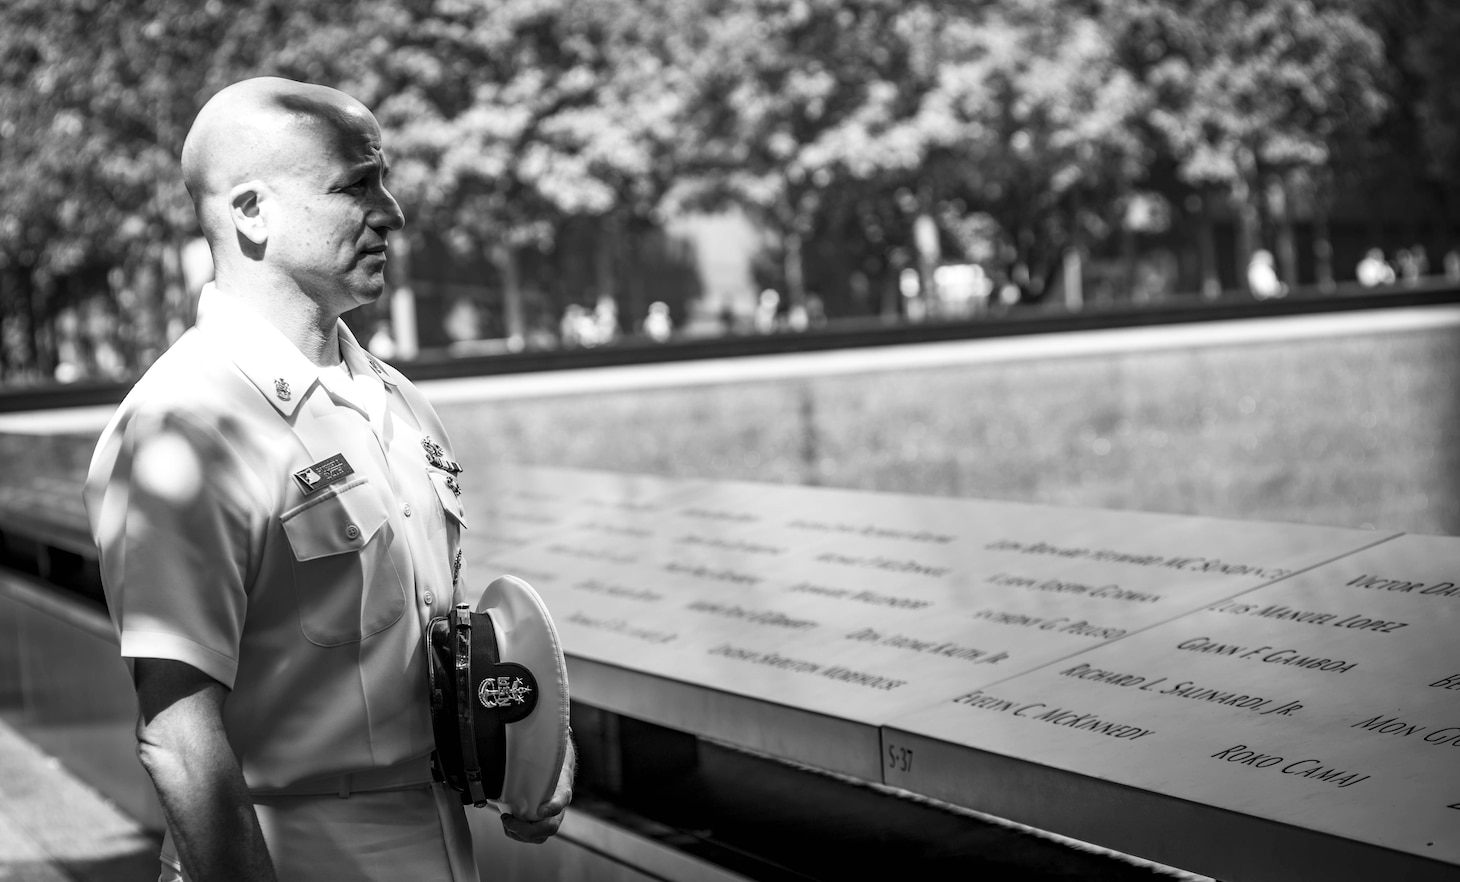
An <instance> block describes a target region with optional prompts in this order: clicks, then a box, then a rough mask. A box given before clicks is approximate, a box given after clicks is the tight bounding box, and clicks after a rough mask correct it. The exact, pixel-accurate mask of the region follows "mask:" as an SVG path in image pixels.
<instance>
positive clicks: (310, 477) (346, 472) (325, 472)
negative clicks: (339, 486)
mask: <svg viewBox="0 0 1460 882" xmlns="http://www.w3.org/2000/svg"><path fill="white" fill-rule="evenodd" d="M353 474H355V469H354V468H353V467H352V466H351V465H350V464H349V462H347V461H346V460H345V457H344V454H340V453H336V454H335V455H334V456H331V457H329V458H328V459H322V460H320V461H319V462H317V463H315V464H314V465H312V466H310V467H309V468H305V469H300V470H299V471H297V472H295V473H294V481H295V483H297V484H298V485H299V489H300V490H303V491H304V495H305V496H308V495H309V494H311V493H313V492H314V491H316V490H318V489H320V488H322V487H328V486H329V485H331V484H333V483H335V482H336V481H340V480H343V479H344V478H346V477H348V476H350V475H353Z"/></svg>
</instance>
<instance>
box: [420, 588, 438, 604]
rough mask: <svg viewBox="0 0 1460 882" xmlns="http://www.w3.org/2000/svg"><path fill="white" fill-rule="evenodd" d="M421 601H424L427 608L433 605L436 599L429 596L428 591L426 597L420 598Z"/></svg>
mask: <svg viewBox="0 0 1460 882" xmlns="http://www.w3.org/2000/svg"><path fill="white" fill-rule="evenodd" d="M421 599H422V600H424V601H426V605H427V606H430V605H431V604H433V603H435V602H436V598H434V597H432V596H431V592H429V591H427V592H426V595H425V596H424V597H422V598H421Z"/></svg>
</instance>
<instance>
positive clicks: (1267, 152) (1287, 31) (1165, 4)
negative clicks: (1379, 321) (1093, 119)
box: [1102, 0, 1386, 282]
mask: <svg viewBox="0 0 1460 882" xmlns="http://www.w3.org/2000/svg"><path fill="white" fill-rule="evenodd" d="M1355 5H1356V4H1355V3H1354V2H1353V0H1241V2H1232V0H1190V2H1184V3H1174V2H1171V0H1107V2H1106V3H1105V4H1104V5H1103V10H1102V20H1103V21H1104V22H1105V24H1106V26H1107V27H1108V28H1109V31H1110V33H1111V35H1112V40H1113V42H1114V45H1115V46H1116V48H1117V51H1118V52H1119V55H1120V58H1121V59H1122V62H1123V64H1124V65H1125V66H1126V68H1127V69H1128V70H1130V71H1131V72H1132V73H1133V74H1134V75H1135V76H1136V77H1137V78H1138V79H1139V80H1140V81H1141V82H1142V83H1144V84H1145V85H1146V86H1147V87H1148V88H1149V89H1150V90H1151V94H1152V95H1153V97H1154V100H1155V103H1154V106H1153V107H1152V109H1151V112H1150V114H1149V116H1148V117H1147V119H1148V121H1149V125H1150V126H1151V128H1152V129H1153V130H1154V131H1155V132H1156V133H1158V135H1159V138H1160V142H1161V145H1162V146H1163V147H1164V149H1166V150H1169V151H1170V152H1171V154H1172V155H1173V156H1174V157H1175V159H1176V161H1177V165H1178V169H1179V173H1180V175H1181V177H1182V178H1183V179H1184V180H1185V181H1187V182H1188V183H1190V184H1191V185H1193V186H1194V187H1197V188H1199V189H1205V188H1215V189H1219V190H1220V191H1223V192H1225V193H1227V194H1229V195H1230V196H1231V198H1232V201H1233V203H1234V207H1235V209H1236V212H1237V232H1238V247H1237V254H1236V256H1237V264H1238V266H1237V278H1239V279H1245V278H1246V267H1247V263H1248V260H1249V258H1250V256H1251V254H1252V252H1253V251H1254V250H1255V249H1256V248H1257V247H1258V245H1259V242H1260V239H1261V211H1262V207H1263V204H1262V203H1263V199H1264V195H1265V194H1266V195H1267V197H1268V204H1267V207H1268V209H1269V212H1270V214H1271V215H1272V217H1273V220H1274V221H1275V226H1276V231H1275V238H1276V240H1277V241H1276V242H1275V245H1276V247H1277V251H1278V257H1279V261H1280V265H1281V269H1282V275H1283V276H1284V277H1285V278H1287V279H1288V280H1289V281H1290V282H1292V281H1296V278H1295V276H1296V271H1295V265H1296V263H1295V259H1294V258H1293V248H1292V232H1291V226H1290V216H1291V215H1290V211H1289V210H1288V203H1289V202H1290V201H1291V188H1292V186H1293V184H1294V182H1295V181H1297V180H1302V181H1304V182H1307V183H1308V184H1309V185H1310V186H1312V187H1321V186H1322V185H1323V183H1324V181H1326V180H1327V177H1326V175H1324V174H1323V173H1322V172H1323V170H1324V169H1325V168H1326V167H1327V166H1328V164H1329V162H1330V159H1331V156H1332V149H1331V147H1332V144H1333V143H1334V141H1335V140H1336V139H1338V138H1341V137H1343V136H1344V135H1345V134H1346V133H1351V132H1363V131H1367V130H1368V128H1369V127H1370V126H1371V125H1372V124H1373V123H1374V122H1375V120H1377V119H1378V117H1379V114H1380V113H1381V112H1382V111H1383V109H1384V106H1385V102H1386V95H1385V93H1384V91H1383V89H1382V88H1381V86H1382V79H1383V67H1384V54H1383V44H1382V42H1381V40H1380V38H1379V36H1378V35H1377V34H1376V33H1375V32H1374V31H1373V30H1372V29H1371V28H1370V27H1368V26H1367V25H1366V24H1365V23H1364V22H1363V21H1362V20H1361V18H1360V17H1359V15H1358V14H1357V12H1356V9H1355ZM1317 198H1318V199H1320V200H1321V199H1322V198H1323V197H1322V194H1319V195H1318V197H1317ZM1206 274H1207V275H1208V276H1209V278H1214V277H1215V268H1214V267H1208V268H1206Z"/></svg>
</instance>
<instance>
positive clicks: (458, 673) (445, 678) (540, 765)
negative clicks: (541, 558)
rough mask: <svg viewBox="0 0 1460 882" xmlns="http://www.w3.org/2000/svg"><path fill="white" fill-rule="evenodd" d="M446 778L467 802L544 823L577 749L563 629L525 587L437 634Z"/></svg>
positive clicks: (438, 717)
mask: <svg viewBox="0 0 1460 882" xmlns="http://www.w3.org/2000/svg"><path fill="white" fill-rule="evenodd" d="M429 641H430V658H431V664H430V676H431V712H432V713H431V717H432V724H433V726H434V727H435V731H436V754H435V757H434V759H435V765H436V769H437V776H438V777H439V778H441V779H442V780H444V781H445V782H446V783H447V784H448V785H449V786H451V787H452V788H454V789H456V790H458V791H461V793H462V802H464V803H468V804H473V805H486V804H488V803H490V804H492V805H494V806H496V807H497V808H498V809H499V810H501V811H503V812H505V813H508V814H512V815H515V816H517V817H520V818H523V819H525V820H536V819H537V818H538V817H539V816H540V809H541V807H542V805H543V804H544V803H546V802H548V801H549V800H550V799H552V796H553V793H554V792H555V791H556V790H557V783H558V776H559V775H560V773H561V771H562V768H563V760H564V758H565V757H566V755H567V749H568V672H567V666H566V665H565V663H564V660H563V649H562V644H561V643H560V642H559V640H558V632H557V628H556V627H554V625H553V620H552V616H551V615H549V614H548V610H547V606H546V605H545V604H543V602H542V598H541V597H539V596H538V594H537V592H536V591H534V590H533V589H532V586H531V585H528V584H527V583H526V582H525V581H523V580H522V579H519V578H517V577H516V576H500V577H498V578H496V579H494V580H492V582H491V584H489V585H488V586H487V587H486V590H485V591H483V592H482V595H481V598H480V599H479V600H478V601H477V606H476V610H475V611H472V610H470V608H469V607H468V606H467V605H466V604H460V605H458V606H457V607H456V609H455V610H453V611H452V613H451V615H450V616H446V617H442V618H437V619H434V620H433V621H432V622H431V626H430V636H429Z"/></svg>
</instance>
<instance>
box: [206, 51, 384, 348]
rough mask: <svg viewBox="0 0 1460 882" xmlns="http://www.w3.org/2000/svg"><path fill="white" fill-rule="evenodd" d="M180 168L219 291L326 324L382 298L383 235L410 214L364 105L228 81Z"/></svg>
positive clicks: (317, 89) (274, 83) (323, 92)
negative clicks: (294, 309) (260, 296)
mask: <svg viewBox="0 0 1460 882" xmlns="http://www.w3.org/2000/svg"><path fill="white" fill-rule="evenodd" d="M182 165H183V179H184V181H185V182H186V183H187V187H188V192H189V193H191V194H192V197H193V204H194V205H195V206H196V208H197V212H198V220H199V222H201V224H202V226H203V233H204V235H205V236H207V238H208V245H209V247H210V249H211V250H212V252H213V263H214V267H215V268H216V271H217V275H216V279H217V282H218V284H219V287H220V288H224V289H225V290H227V289H233V290H239V291H242V290H251V291H255V292H258V291H267V292H273V293H272V294H271V295H269V296H275V297H279V298H283V299H284V300H287V301H289V302H291V303H293V304H295V305H296V306H300V307H302V308H304V309H316V308H317V309H322V310H323V312H321V313H320V314H322V315H326V316H328V315H331V314H333V315H338V314H340V313H342V312H344V311H346V310H349V309H353V308H355V307H356V306H358V305H360V304H362V303H369V302H371V301H372V300H374V299H375V298H377V297H379V296H380V293H381V291H382V290H383V288H384V284H385V279H384V269H385V263H386V250H387V247H388V245H387V238H388V235H389V234H390V233H391V232H393V231H395V230H399V229H401V228H402V227H403V226H404V225H405V215H404V214H402V213H401V210H400V205H399V204H398V203H397V202H396V201H395V197H393V196H392V195H391V194H390V191H389V189H387V187H386V183H385V179H386V176H387V175H388V174H389V173H390V166H389V163H388V162H387V161H386V158H385V152H384V149H383V147H382V145H381V135H380V126H379V124H377V123H376V122H375V117H374V116H372V115H371V114H370V111H368V110H366V109H365V106H364V105H363V104H361V103H360V102H359V101H356V100H355V99H354V98H351V97H350V96H349V95H346V94H345V93H344V92H340V91H338V90H336V89H330V88H326V87H325V86H315V85H310V84H307V83H296V82H294V81H292V80H283V79H278V78H274V77H261V78H258V79H252V80H244V81H242V82H239V83H234V84H233V85H231V86H229V87H227V88H226V89H223V90H222V91H221V92H219V93H218V94H217V95H214V96H213V97H212V99H210V100H209V101H208V103H207V104H205V105H204V106H203V109H202V110H201V111H199V112H198V118H197V119H196V120H195V121H194V122H193V127H192V129H191V130H190V131H189V132H188V137H187V140H186V141H185V142H184V144H183V154H182ZM310 304H313V306H311V305H310ZM330 327H333V326H332V325H331V326H330Z"/></svg>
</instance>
